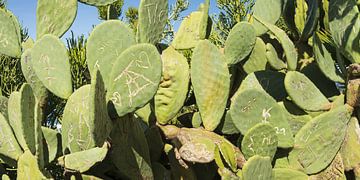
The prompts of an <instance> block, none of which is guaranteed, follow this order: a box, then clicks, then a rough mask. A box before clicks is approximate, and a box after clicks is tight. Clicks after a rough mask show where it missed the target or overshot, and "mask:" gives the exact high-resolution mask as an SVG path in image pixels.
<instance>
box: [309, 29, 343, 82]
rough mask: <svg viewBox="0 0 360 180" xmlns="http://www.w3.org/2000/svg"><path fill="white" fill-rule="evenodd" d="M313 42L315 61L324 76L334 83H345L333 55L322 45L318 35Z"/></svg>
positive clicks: (315, 34)
mask: <svg viewBox="0 0 360 180" xmlns="http://www.w3.org/2000/svg"><path fill="white" fill-rule="evenodd" d="M313 42H314V46H313V48H314V55H315V60H316V63H317V64H318V65H319V68H320V70H321V72H323V74H324V75H325V76H326V77H327V78H329V79H330V80H332V81H335V82H340V83H344V79H343V77H342V76H341V74H340V73H339V72H338V69H337V68H336V65H335V63H334V60H333V58H332V57H331V54H330V53H329V51H328V50H327V49H326V47H325V46H324V45H323V44H322V43H321V41H320V38H319V36H318V35H317V33H314V38H313Z"/></svg>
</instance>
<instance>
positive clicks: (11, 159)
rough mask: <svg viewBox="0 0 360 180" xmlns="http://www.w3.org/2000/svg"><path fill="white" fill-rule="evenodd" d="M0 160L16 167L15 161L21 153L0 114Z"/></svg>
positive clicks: (8, 126)
mask: <svg viewBox="0 0 360 180" xmlns="http://www.w3.org/2000/svg"><path fill="white" fill-rule="evenodd" d="M0 135H1V138H0V144H1V146H0V158H1V159H2V160H4V161H5V162H6V164H9V165H12V166H16V161H17V159H18V158H19V156H20V155H21V154H22V153H23V152H22V150H21V148H20V146H19V144H18V142H17V140H16V138H15V136H14V134H13V131H12V129H11V127H10V125H9V123H8V122H7V120H6V119H5V117H4V116H3V115H2V114H1V113H0Z"/></svg>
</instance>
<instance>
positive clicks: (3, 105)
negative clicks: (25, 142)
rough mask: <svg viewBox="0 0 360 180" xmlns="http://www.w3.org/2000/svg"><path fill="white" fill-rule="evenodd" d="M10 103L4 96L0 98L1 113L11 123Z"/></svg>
mask: <svg viewBox="0 0 360 180" xmlns="http://www.w3.org/2000/svg"><path fill="white" fill-rule="evenodd" d="M8 102H9V99H8V98H6V97H4V96H0V113H1V114H2V115H3V116H4V118H5V120H6V121H9V116H8Z"/></svg>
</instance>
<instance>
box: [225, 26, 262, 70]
mask: <svg viewBox="0 0 360 180" xmlns="http://www.w3.org/2000/svg"><path fill="white" fill-rule="evenodd" d="M255 42H256V34H255V28H254V27H253V26H252V25H251V24H250V23H247V22H240V23H238V24H236V25H235V26H234V27H233V28H232V29H231V31H230V33H229V36H228V38H227V39H226V42H225V48H224V53H225V57H226V61H227V63H228V64H229V65H232V64H236V63H238V62H240V61H242V60H244V59H245V58H246V57H247V56H248V55H249V54H250V53H251V51H252V50H253V48H254V46H255Z"/></svg>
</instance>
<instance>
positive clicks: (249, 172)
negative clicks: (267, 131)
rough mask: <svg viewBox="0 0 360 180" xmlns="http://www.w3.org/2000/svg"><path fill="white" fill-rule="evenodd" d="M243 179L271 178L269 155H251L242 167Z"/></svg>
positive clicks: (267, 179)
mask: <svg viewBox="0 0 360 180" xmlns="http://www.w3.org/2000/svg"><path fill="white" fill-rule="evenodd" d="M242 175H243V179H245V180H246V179H251V180H269V179H271V178H272V167H271V160H270V158H269V157H262V156H259V155H255V156H253V157H251V158H250V159H249V160H248V161H247V162H246V163H245V165H244V167H243V169H242Z"/></svg>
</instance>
